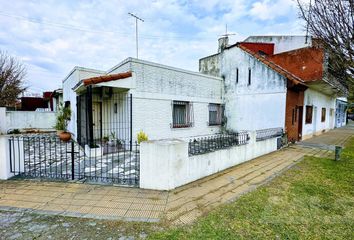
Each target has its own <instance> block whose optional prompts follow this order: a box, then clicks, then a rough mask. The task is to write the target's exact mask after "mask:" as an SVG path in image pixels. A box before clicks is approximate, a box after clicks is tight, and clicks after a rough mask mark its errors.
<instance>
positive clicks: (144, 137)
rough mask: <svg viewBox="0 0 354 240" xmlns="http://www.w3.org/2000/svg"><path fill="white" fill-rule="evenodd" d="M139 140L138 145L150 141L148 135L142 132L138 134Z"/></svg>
mask: <svg viewBox="0 0 354 240" xmlns="http://www.w3.org/2000/svg"><path fill="white" fill-rule="evenodd" d="M137 139H138V144H140V143H141V142H144V141H147V140H149V138H148V135H147V134H146V133H144V132H143V131H142V130H141V131H140V132H138V135H137Z"/></svg>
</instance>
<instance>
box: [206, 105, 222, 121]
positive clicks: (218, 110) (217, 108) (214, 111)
mask: <svg viewBox="0 0 354 240" xmlns="http://www.w3.org/2000/svg"><path fill="white" fill-rule="evenodd" d="M223 114H224V111H223V106H222V105H221V104H215V103H210V104H209V122H208V125H209V126H216V125H221V124H222V119H223Z"/></svg>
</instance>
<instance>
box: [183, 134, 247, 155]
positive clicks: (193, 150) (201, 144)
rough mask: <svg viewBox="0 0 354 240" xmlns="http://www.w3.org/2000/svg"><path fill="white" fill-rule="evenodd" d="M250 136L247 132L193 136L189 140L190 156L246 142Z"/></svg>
mask: <svg viewBox="0 0 354 240" xmlns="http://www.w3.org/2000/svg"><path fill="white" fill-rule="evenodd" d="M249 140H250V136H249V134H248V133H247V132H239V133H232V134H217V135H213V136H208V137H201V138H194V139H191V140H190V141H189V148H188V152H189V155H190V156H193V155H199V154H204V153H209V152H214V151H217V150H219V149H225V148H229V147H232V146H237V145H244V144H247V143H248V142H249Z"/></svg>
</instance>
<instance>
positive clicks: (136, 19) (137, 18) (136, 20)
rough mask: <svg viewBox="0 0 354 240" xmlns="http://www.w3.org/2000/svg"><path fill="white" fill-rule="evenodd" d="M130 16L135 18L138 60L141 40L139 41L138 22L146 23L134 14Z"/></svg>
mask: <svg viewBox="0 0 354 240" xmlns="http://www.w3.org/2000/svg"><path fill="white" fill-rule="evenodd" d="M128 14H129V15H130V16H132V17H133V18H135V44H136V58H138V57H139V40H138V20H140V21H142V22H144V19H141V18H140V17H138V16H136V15H134V14H133V13H128Z"/></svg>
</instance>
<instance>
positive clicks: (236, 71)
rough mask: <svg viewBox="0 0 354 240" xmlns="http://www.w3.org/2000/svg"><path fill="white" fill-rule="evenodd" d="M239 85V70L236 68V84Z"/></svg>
mask: <svg viewBox="0 0 354 240" xmlns="http://www.w3.org/2000/svg"><path fill="white" fill-rule="evenodd" d="M237 83H238V68H236V84H237Z"/></svg>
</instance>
